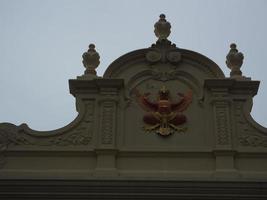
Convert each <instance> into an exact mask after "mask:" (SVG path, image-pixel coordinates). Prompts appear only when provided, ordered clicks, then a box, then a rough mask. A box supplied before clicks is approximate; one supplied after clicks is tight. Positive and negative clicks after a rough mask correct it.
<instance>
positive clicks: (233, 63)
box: [226, 43, 244, 78]
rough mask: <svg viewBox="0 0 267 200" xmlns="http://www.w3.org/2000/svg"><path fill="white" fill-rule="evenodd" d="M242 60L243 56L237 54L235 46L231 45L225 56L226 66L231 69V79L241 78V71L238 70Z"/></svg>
mask: <svg viewBox="0 0 267 200" xmlns="http://www.w3.org/2000/svg"><path fill="white" fill-rule="evenodd" d="M243 59H244V55H243V54H242V53H241V52H238V50H237V48H236V44H234V43H233V44H231V45H230V50H229V53H228V54H227V56H226V65H227V67H228V68H229V69H231V72H230V77H231V78H243V76H242V71H241V70H240V68H241V66H242V64H243Z"/></svg>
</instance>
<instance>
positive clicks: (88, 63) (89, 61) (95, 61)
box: [82, 44, 100, 76]
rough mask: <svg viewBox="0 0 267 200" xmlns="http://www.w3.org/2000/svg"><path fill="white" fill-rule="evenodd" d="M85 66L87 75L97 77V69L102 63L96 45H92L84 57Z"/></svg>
mask: <svg viewBox="0 0 267 200" xmlns="http://www.w3.org/2000/svg"><path fill="white" fill-rule="evenodd" d="M82 57H83V65H84V67H85V68H86V70H85V71H84V74H85V75H95V76H96V70H95V69H96V68H97V67H98V65H99V63H100V61H99V59H100V56H99V54H98V53H97V51H96V50H95V45H94V44H90V45H89V49H88V51H87V52H85V53H84V54H83V55H82Z"/></svg>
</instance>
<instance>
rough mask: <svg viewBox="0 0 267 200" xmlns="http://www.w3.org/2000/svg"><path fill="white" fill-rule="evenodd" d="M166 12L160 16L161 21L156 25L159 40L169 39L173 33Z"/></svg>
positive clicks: (155, 30) (155, 31)
mask: <svg viewBox="0 0 267 200" xmlns="http://www.w3.org/2000/svg"><path fill="white" fill-rule="evenodd" d="M165 18H166V16H165V15H164V14H161V15H160V16H159V21H158V22H156V23H155V25H154V28H155V29H154V33H155V35H156V36H157V38H158V40H159V41H161V40H167V38H168V37H169V35H170V33H171V24H170V22H168V21H167V20H166V19H165Z"/></svg>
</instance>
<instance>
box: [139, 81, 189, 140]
mask: <svg viewBox="0 0 267 200" xmlns="http://www.w3.org/2000/svg"><path fill="white" fill-rule="evenodd" d="M134 93H135V95H136V97H137V102H138V103H139V105H140V106H141V107H142V108H143V109H144V110H145V111H147V112H148V113H147V114H146V115H145V116H144V117H143V121H144V123H145V127H144V129H145V130H146V131H149V132H151V131H155V132H156V133H158V134H160V135H162V136H168V135H170V134H172V133H174V132H184V131H186V127H181V125H183V124H184V123H185V122H186V121H187V118H186V116H185V115H184V114H182V112H183V111H184V110H186V109H187V108H188V106H189V105H190V103H191V102H192V91H189V92H187V93H186V94H182V93H178V96H179V98H180V99H179V101H178V102H175V103H173V102H172V101H171V99H170V92H169V90H167V89H166V88H165V86H163V87H162V88H161V89H160V90H159V92H158V100H157V101H156V102H152V101H150V100H149V95H150V93H145V94H144V95H142V94H141V93H140V92H139V91H138V90H137V89H135V91H134Z"/></svg>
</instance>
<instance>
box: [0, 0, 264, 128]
mask: <svg viewBox="0 0 267 200" xmlns="http://www.w3.org/2000/svg"><path fill="white" fill-rule="evenodd" d="M160 13H165V14H166V17H167V20H168V21H170V22H171V24H172V33H171V37H170V40H171V41H172V42H174V43H176V45H177V46H178V47H180V48H185V49H191V50H193V51H197V52H200V53H201V54H203V55H205V56H207V57H209V58H211V59H212V60H213V61H215V62H216V63H217V64H218V65H219V66H220V67H221V68H222V70H223V71H224V72H225V74H226V75H227V76H228V75H229V70H228V68H227V67H226V66H225V56H226V54H227V52H228V50H229V44H230V43H231V42H235V43H237V47H238V49H239V50H240V51H242V52H243V53H244V55H245V59H244V64H243V67H242V71H243V74H244V75H245V76H249V77H251V78H252V79H254V80H260V81H261V85H260V89H259V93H258V95H257V96H256V97H255V98H254V107H253V110H252V115H253V117H254V119H255V120H256V121H257V122H259V123H260V124H262V125H264V126H267V120H266V119H267V113H266V104H265V103H266V99H267V77H266V72H267V69H266V66H265V59H266V58H267V49H266V41H267V39H266V36H267V28H266V20H267V1H265V0H250V1H248V0H239V1H238V0H228V1H215V0H191V1H189V0H186V1H178V0H172V1H171V0H169V1H167V0H164V1H162V0H161V1H157V0H135V1H127V0H117V1H108V0H106V1H103V0H91V1H88V0H87V1H82V0H76V1H74V0H46V1H43V0H0V91H1V98H0V122H11V123H14V124H16V125H19V124H21V123H27V124H28V125H29V126H30V127H31V128H33V129H37V130H51V129H55V128H60V127H62V126H64V125H66V124H68V123H69V122H71V121H72V120H73V119H74V118H75V116H76V115H77V113H76V111H75V102H74V98H73V97H72V96H71V95H70V94H69V90H68V79H72V78H75V77H76V76H78V75H81V74H82V73H83V71H84V68H83V66H82V62H81V55H82V53H83V52H84V51H86V50H87V48H88V44H89V43H95V44H96V49H97V51H98V52H99V53H100V56H101V64H100V67H99V68H98V69H97V71H98V74H99V75H102V74H103V73H104V70H105V69H106V68H107V67H108V65H109V64H110V63H111V62H112V61H113V60H115V59H116V58H118V57H119V56H121V55H123V54H125V53H127V52H129V51H132V50H135V49H140V48H145V47H149V46H150V45H151V44H152V43H153V42H155V40H156V38H155V36H154V33H153V25H154V23H155V22H156V21H157V20H158V16H159V14H160Z"/></svg>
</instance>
